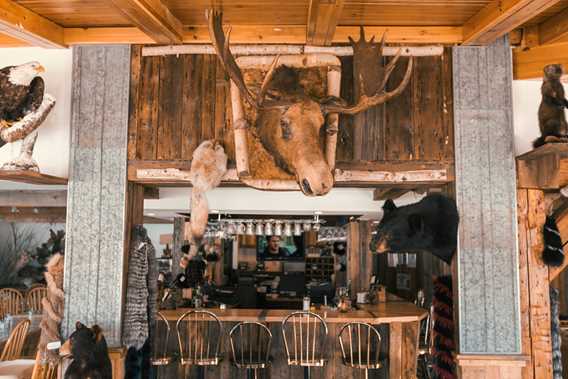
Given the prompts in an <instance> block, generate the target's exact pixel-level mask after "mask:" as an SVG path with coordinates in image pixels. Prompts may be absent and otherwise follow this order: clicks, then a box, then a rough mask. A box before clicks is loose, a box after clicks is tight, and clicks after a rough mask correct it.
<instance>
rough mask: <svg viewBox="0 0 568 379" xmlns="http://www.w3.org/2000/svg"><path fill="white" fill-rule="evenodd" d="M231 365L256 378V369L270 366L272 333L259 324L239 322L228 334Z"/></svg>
mask: <svg viewBox="0 0 568 379" xmlns="http://www.w3.org/2000/svg"><path fill="white" fill-rule="evenodd" d="M229 339H230V341H231V351H232V353H233V359H232V363H233V365H235V366H236V367H237V368H244V369H247V370H248V377H253V378H254V379H256V378H257V374H258V369H264V368H267V367H269V366H270V363H271V358H270V347H271V345H272V333H271V332H270V330H269V329H268V328H267V327H266V325H264V324H261V323H260V322H247V321H245V322H240V323H238V324H237V325H235V326H233V328H232V329H231V331H230V332H229Z"/></svg>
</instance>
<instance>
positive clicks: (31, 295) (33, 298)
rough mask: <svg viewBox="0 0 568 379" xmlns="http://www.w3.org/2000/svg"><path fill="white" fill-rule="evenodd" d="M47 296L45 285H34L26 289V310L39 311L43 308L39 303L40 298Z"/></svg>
mask: <svg viewBox="0 0 568 379" xmlns="http://www.w3.org/2000/svg"><path fill="white" fill-rule="evenodd" d="M44 297H47V287H45V286H41V287H34V288H32V289H31V290H29V291H28V293H27V294H26V304H27V306H28V310H31V311H32V312H33V313H41V311H42V310H43V306H42V305H41V300H42V299H43V298H44Z"/></svg>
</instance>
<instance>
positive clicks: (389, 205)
mask: <svg viewBox="0 0 568 379" xmlns="http://www.w3.org/2000/svg"><path fill="white" fill-rule="evenodd" d="M395 209H396V204H395V203H394V201H392V200H391V199H388V200H387V201H385V204H384V205H383V211H384V212H385V213H389V212H392V211H394V210H395Z"/></svg>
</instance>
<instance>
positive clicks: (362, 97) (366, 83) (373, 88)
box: [322, 27, 413, 115]
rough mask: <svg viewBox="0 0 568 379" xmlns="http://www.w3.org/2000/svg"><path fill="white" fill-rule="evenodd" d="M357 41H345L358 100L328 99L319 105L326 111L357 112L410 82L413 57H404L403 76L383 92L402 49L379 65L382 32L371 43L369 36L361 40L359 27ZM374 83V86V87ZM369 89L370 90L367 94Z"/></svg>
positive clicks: (362, 30) (383, 42) (395, 92)
mask: <svg viewBox="0 0 568 379" xmlns="http://www.w3.org/2000/svg"><path fill="white" fill-rule="evenodd" d="M360 33H361V35H360V38H359V41H357V42H355V41H353V39H352V38H351V37H349V41H350V42H351V45H352V46H353V55H354V57H353V61H354V68H355V76H356V78H355V80H357V81H358V85H359V88H358V91H355V93H356V94H357V93H358V94H359V100H358V101H357V103H356V104H353V105H345V104H344V103H343V101H341V100H340V101H336V102H329V103H326V104H323V105H322V108H323V109H324V110H325V111H326V112H327V113H343V114H351V115H353V114H357V113H359V112H363V111H365V110H367V109H369V108H371V107H373V106H375V105H378V104H382V103H385V102H387V101H389V100H390V99H392V98H394V97H396V96H398V95H400V94H401V93H402V91H404V89H405V88H406V86H407V85H408V83H409V82H410V77H411V76H412V66H413V58H412V56H410V57H409V58H408V64H407V66H406V72H405V74H404V78H403V79H402V81H401V82H400V84H399V85H398V87H397V88H395V89H394V90H392V91H389V92H385V91H384V89H385V87H386V85H387V83H388V81H389V78H390V75H391V74H392V72H393V71H394V69H395V67H396V64H397V63H398V60H399V58H400V55H401V53H402V51H401V50H400V49H399V50H398V52H397V54H396V56H395V57H394V58H393V59H392V60H391V61H390V62H389V63H388V64H387V65H386V66H385V67H384V68H383V67H382V65H381V64H382V58H383V55H382V51H383V47H384V44H385V35H383V37H382V39H381V42H380V43H379V44H378V45H377V44H376V43H374V39H375V37H374V36H373V37H372V38H371V39H370V40H369V41H366V40H365V32H364V29H363V27H361V32H360ZM377 85H378V86H377ZM369 92H370V93H369Z"/></svg>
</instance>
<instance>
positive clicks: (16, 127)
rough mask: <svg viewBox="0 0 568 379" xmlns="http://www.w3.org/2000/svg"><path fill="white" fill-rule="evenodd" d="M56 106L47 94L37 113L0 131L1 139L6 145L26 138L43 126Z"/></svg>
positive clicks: (53, 99)
mask: <svg viewBox="0 0 568 379" xmlns="http://www.w3.org/2000/svg"><path fill="white" fill-rule="evenodd" d="M54 106H55V98H54V97H53V96H51V95H50V94H47V93H46V94H45V95H44V96H43V101H42V102H41V105H40V106H39V108H38V109H37V110H36V111H35V112H31V113H28V114H27V115H25V116H24V117H23V118H22V119H21V120H19V121H18V122H16V123H14V124H13V125H12V126H10V127H9V128H4V129H2V130H1V131H0V139H1V140H2V141H4V142H5V143H6V142H14V141H18V140H21V139H23V138H25V137H26V136H27V135H29V134H30V133H31V132H33V131H34V130H36V129H37V128H38V127H39V126H40V125H41V123H42V122H43V121H44V120H45V119H46V117H47V115H48V114H49V112H51V110H52V109H53V107H54Z"/></svg>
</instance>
